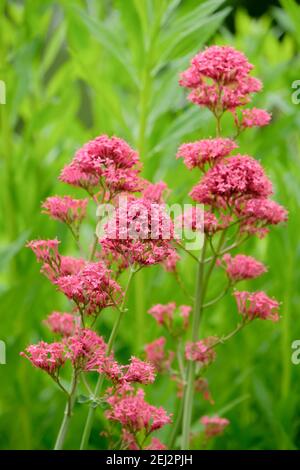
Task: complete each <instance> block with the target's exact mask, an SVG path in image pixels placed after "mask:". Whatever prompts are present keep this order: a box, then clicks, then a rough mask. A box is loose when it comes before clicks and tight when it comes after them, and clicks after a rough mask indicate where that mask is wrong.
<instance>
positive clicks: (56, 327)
mask: <svg viewBox="0 0 300 470" xmlns="http://www.w3.org/2000/svg"><path fill="white" fill-rule="evenodd" d="M44 323H45V325H47V326H48V328H50V330H51V331H52V332H53V333H56V334H59V335H61V336H71V335H73V334H74V333H75V330H76V327H77V326H78V318H77V317H75V316H74V315H72V314H71V313H61V312H52V313H51V315H49V316H48V318H47V319H46V320H45V321H44Z"/></svg>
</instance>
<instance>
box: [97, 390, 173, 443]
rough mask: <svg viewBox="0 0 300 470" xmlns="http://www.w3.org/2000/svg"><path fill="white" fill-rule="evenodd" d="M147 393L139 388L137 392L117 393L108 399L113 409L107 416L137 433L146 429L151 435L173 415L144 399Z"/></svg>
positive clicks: (131, 431) (169, 420)
mask: <svg viewBox="0 0 300 470" xmlns="http://www.w3.org/2000/svg"><path fill="white" fill-rule="evenodd" d="M144 397H145V393H144V391H143V390H142V389H139V390H138V391H137V392H136V394H133V393H130V394H125V395H124V394H121V395H119V394H116V395H113V396H111V397H109V398H108V399H107V402H108V404H109V405H110V406H111V409H110V410H109V411H107V412H106V416H107V418H108V419H109V420H111V421H117V422H119V423H120V424H121V425H122V427H123V428H124V429H125V430H126V431H128V432H130V433H132V434H136V433H137V432H139V431H144V432H145V435H149V434H150V433H152V432H153V431H156V430H158V429H161V428H162V427H163V426H165V425H166V424H169V423H170V422H171V417H170V416H169V415H168V414H167V413H166V411H165V410H164V409H163V408H162V407H159V408H156V407H155V406H152V405H150V404H149V403H147V402H146V401H145V399H144Z"/></svg>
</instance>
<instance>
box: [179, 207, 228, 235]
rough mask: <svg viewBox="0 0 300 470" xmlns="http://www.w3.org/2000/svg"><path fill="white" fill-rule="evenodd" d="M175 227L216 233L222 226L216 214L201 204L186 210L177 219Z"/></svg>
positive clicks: (209, 233) (210, 233)
mask: <svg viewBox="0 0 300 470" xmlns="http://www.w3.org/2000/svg"><path fill="white" fill-rule="evenodd" d="M175 227H178V228H181V229H184V230H187V229H188V230H192V231H193V232H196V231H198V232H202V233H203V232H204V233H206V234H208V235H212V234H214V233H215V232H216V231H217V230H218V229H219V228H221V227H220V225H219V222H218V219H217V217H216V216H215V214H213V213H212V212H210V211H206V210H203V209H202V207H199V206H193V207H191V208H190V209H188V210H185V211H184V213H183V215H182V216H179V217H178V218H177V219H176V220H175Z"/></svg>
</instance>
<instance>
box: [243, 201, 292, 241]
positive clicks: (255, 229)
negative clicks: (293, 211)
mask: <svg viewBox="0 0 300 470" xmlns="http://www.w3.org/2000/svg"><path fill="white" fill-rule="evenodd" d="M236 209H237V213H238V215H240V216H241V217H242V218H243V220H242V222H241V231H242V232H248V233H251V234H258V235H259V236H264V235H265V233H266V232H267V229H266V228H265V227H266V226H267V225H278V224H280V223H283V222H286V221H287V219H288V212H287V210H286V209H285V208H284V207H282V206H281V205H280V204H278V203H277V202H275V201H272V200H271V199H266V198H257V199H250V200H248V201H246V202H245V204H242V207H241V208H238V207H237V208H236Z"/></svg>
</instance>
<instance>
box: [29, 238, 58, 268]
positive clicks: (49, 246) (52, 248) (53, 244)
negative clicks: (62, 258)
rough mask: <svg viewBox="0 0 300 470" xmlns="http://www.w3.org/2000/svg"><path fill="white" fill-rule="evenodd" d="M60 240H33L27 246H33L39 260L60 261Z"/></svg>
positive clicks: (56, 262)
mask: <svg viewBox="0 0 300 470" xmlns="http://www.w3.org/2000/svg"><path fill="white" fill-rule="evenodd" d="M59 243H60V241H59V240H57V239H54V240H31V241H30V242H28V243H27V245H26V246H27V247H28V248H31V249H32V251H33V252H34V254H35V256H36V257H37V260H38V261H43V262H46V263H51V264H56V265H57V264H58V263H59V254H58V245H59Z"/></svg>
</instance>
